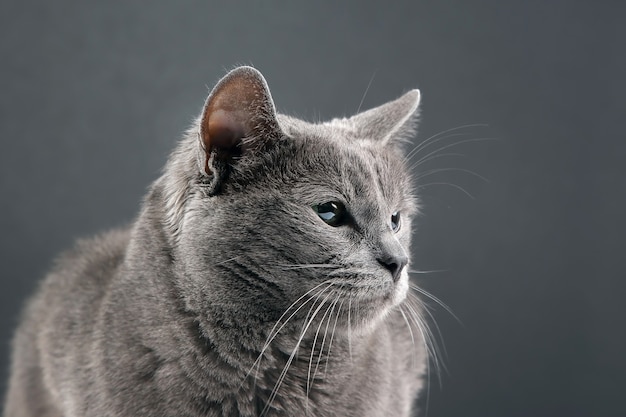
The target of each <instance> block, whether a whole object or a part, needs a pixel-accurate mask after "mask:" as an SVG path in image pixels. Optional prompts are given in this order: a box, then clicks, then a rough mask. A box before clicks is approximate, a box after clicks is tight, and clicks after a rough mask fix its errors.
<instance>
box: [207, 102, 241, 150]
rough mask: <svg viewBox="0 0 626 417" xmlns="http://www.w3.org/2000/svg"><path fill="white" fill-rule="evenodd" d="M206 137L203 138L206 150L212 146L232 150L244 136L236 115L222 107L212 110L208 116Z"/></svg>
mask: <svg viewBox="0 0 626 417" xmlns="http://www.w3.org/2000/svg"><path fill="white" fill-rule="evenodd" d="M207 133H208V138H205V145H206V147H207V151H211V150H212V149H213V148H218V149H221V150H226V151H228V150H232V149H234V148H235V147H237V146H238V145H239V144H240V142H241V139H242V138H243V137H244V136H245V131H244V126H243V124H242V123H241V122H240V121H239V120H237V115H236V114H233V112H227V111H225V110H222V109H217V110H214V111H213V112H212V113H211V115H210V116H209V121H208V129H207Z"/></svg>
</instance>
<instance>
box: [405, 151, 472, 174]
mask: <svg viewBox="0 0 626 417" xmlns="http://www.w3.org/2000/svg"><path fill="white" fill-rule="evenodd" d="M448 156H459V157H466V156H467V155H465V154H463V153H456V152H445V153H438V154H436V155H432V156H429V157H428V158H426V159H424V160H421V161H420V162H419V163H417V162H416V163H414V164H412V165H411V166H410V167H409V169H410V170H414V169H416V168H417V167H419V166H420V165H422V164H424V163H426V162H428V161H432V160H433V159H437V158H444V157H448Z"/></svg>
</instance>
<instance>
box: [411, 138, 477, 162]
mask: <svg viewBox="0 0 626 417" xmlns="http://www.w3.org/2000/svg"><path fill="white" fill-rule="evenodd" d="M470 134H471V133H465V132H464V133H452V134H449V135H444V136H440V137H436V136H431V137H430V138H428V139H426V140H423V141H422V142H421V143H420V144H419V145H417V146H416V147H415V148H413V149H412V150H411V152H409V153H408V154H407V156H406V157H405V159H406V160H407V161H410V160H411V159H413V158H414V157H415V156H416V155H418V154H419V152H420V151H422V150H424V149H426V148H427V147H429V146H431V145H434V144H435V143H437V142H440V141H442V140H445V139H450V138H455V137H459V136H461V137H463V136H469V135H470Z"/></svg>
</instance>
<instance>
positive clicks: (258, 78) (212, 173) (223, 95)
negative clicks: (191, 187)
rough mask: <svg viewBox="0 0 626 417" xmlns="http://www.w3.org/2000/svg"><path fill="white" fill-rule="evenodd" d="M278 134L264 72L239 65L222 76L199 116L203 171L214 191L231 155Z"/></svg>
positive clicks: (259, 144)
mask: <svg viewBox="0 0 626 417" xmlns="http://www.w3.org/2000/svg"><path fill="white" fill-rule="evenodd" d="M279 136H280V128H279V126H278V122H277V120H276V110H275V108H274V102H273V101H272V96H271V94H270V91H269V88H268V87H267V83H266V82H265V79H264V78H263V75H261V73H260V72H259V71H257V70H256V69H254V68H252V67H239V68H236V69H234V70H232V71H231V72H229V73H228V74H227V75H226V76H225V77H224V78H222V79H221V80H220V81H219V82H218V83H217V85H216V86H215V88H213V91H211V94H210V95H209V97H208V98H207V101H206V104H205V106H204V110H203V112H202V117H201V119H200V138H201V145H202V148H203V150H204V166H203V169H204V173H205V174H206V175H208V176H209V177H210V178H211V185H212V188H213V189H214V190H215V191H217V189H218V188H219V185H220V183H221V182H222V181H223V180H224V179H225V178H226V175H227V173H228V164H229V163H231V162H232V161H233V158H234V157H237V156H240V155H242V154H244V153H246V152H249V151H252V150H255V149H258V148H259V147H260V146H261V144H262V143H263V142H264V141H266V140H268V139H270V138H276V137H279Z"/></svg>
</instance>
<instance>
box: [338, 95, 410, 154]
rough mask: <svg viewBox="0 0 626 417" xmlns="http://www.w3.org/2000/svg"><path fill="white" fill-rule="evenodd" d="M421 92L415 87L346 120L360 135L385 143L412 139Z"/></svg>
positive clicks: (363, 137)
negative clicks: (398, 96)
mask: <svg viewBox="0 0 626 417" xmlns="http://www.w3.org/2000/svg"><path fill="white" fill-rule="evenodd" d="M420 99H421V94H420V91H419V90H417V89H415V90H411V91H409V92H408V93H405V94H404V95H403V96H401V97H400V98H397V99H395V100H393V101H390V102H388V103H385V104H383V105H381V106H378V107H375V108H373V109H370V110H367V111H364V112H362V113H359V114H357V115H355V116H352V117H350V118H349V119H347V120H346V123H348V124H349V125H350V127H351V128H352V129H353V130H354V131H355V133H356V134H357V135H358V137H360V138H362V139H369V140H375V141H379V142H381V143H383V144H388V143H392V142H400V141H403V140H407V139H410V137H411V136H413V135H414V134H415V129H416V127H417V120H418V117H419V104H420Z"/></svg>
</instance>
